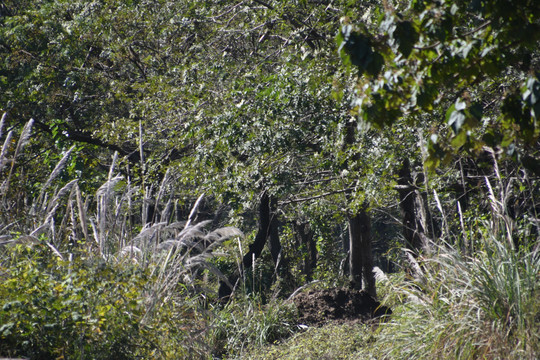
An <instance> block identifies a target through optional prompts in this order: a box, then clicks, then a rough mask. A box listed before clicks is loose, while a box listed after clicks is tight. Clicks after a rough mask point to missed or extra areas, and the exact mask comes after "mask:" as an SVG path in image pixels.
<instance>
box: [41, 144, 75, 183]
mask: <svg viewBox="0 0 540 360" xmlns="http://www.w3.org/2000/svg"><path fill="white" fill-rule="evenodd" d="M74 148H75V145H73V146H72V147H70V148H69V150H68V151H66V153H65V154H64V156H62V158H61V159H60V161H58V163H57V164H56V166H55V167H54V169H53V171H52V172H51V174H50V175H49V177H48V179H47V181H45V184H44V185H43V187H42V189H41V191H44V190H45V189H46V188H47V187H48V186H49V185H51V184H52V182H53V181H54V180H55V179H56V178H57V177H58V175H60V173H61V172H62V170H64V167H65V166H66V162H67V160H68V158H69V157H70V156H71V152H72V151H73V149H74Z"/></svg>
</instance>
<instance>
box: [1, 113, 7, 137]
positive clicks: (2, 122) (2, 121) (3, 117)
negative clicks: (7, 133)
mask: <svg viewBox="0 0 540 360" xmlns="http://www.w3.org/2000/svg"><path fill="white" fill-rule="evenodd" d="M6 117H7V112H5V113H4V114H3V115H2V119H0V139H1V138H2V131H3V130H4V124H5V123H6Z"/></svg>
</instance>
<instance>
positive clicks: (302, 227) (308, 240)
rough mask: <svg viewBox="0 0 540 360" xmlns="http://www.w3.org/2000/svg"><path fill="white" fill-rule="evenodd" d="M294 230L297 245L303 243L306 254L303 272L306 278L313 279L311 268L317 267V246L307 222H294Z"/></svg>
mask: <svg viewBox="0 0 540 360" xmlns="http://www.w3.org/2000/svg"><path fill="white" fill-rule="evenodd" d="M294 231H295V234H296V239H297V241H298V244H299V245H304V246H305V247H306V250H307V256H306V257H304V258H303V260H304V261H303V269H302V271H303V273H304V275H306V279H307V280H308V281H311V280H312V279H313V270H314V269H315V267H317V246H316V244H315V239H314V238H313V237H314V235H313V231H312V230H311V228H310V226H309V223H307V222H300V221H298V222H295V223H294Z"/></svg>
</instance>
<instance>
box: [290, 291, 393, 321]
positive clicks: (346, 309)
mask: <svg viewBox="0 0 540 360" xmlns="http://www.w3.org/2000/svg"><path fill="white" fill-rule="evenodd" d="M292 300H293V301H294V303H295V304H296V307H297V308H298V313H299V321H300V323H302V324H305V325H310V326H321V325H324V324H325V323H327V322H329V321H334V322H336V321H337V322H343V323H345V322H370V321H371V320H372V319H374V318H378V317H381V316H384V315H390V314H391V313H392V311H391V310H390V309H389V308H388V307H386V306H382V305H381V303H380V302H378V301H377V300H375V299H374V298H372V297H371V296H370V295H369V294H367V293H366V292H364V291H361V290H355V289H348V288H333V289H323V290H310V291H307V292H302V293H299V294H297V295H295V296H294V297H293V298H292Z"/></svg>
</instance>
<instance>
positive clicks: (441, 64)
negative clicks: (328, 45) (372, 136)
mask: <svg viewBox="0 0 540 360" xmlns="http://www.w3.org/2000/svg"><path fill="white" fill-rule="evenodd" d="M539 12H540V7H539V4H538V2H536V1H528V0H524V1H518V2H512V3H510V2H508V1H506V0H501V1H490V2H480V1H476V2H472V3H471V2H467V1H457V2H456V1H453V2H446V1H441V2H438V1H424V0H415V1H411V2H410V5H409V7H407V8H406V9H395V8H393V7H392V6H391V5H388V6H387V7H386V9H385V13H384V15H382V16H381V17H380V18H379V19H377V20H376V22H375V23H374V24H373V25H372V26H371V27H370V28H367V27H364V26H362V27H358V28H355V27H354V26H353V25H352V24H350V23H347V24H345V25H344V26H343V27H342V31H341V32H340V35H339V36H338V43H339V46H340V53H341V54H342V56H343V58H344V59H345V62H346V63H348V64H352V65H353V66H354V67H355V68H356V69H357V70H358V73H359V77H358V80H357V83H356V85H355V87H356V95H355V99H354V100H353V113H354V114H355V115H356V116H357V117H358V118H359V119H360V120H361V121H363V122H366V123H369V124H372V125H374V126H376V127H378V128H382V127H384V126H386V125H391V124H394V123H396V122H399V121H400V119H406V120H407V122H408V123H409V124H410V125H412V126H413V127H417V128H421V129H423V136H425V137H426V138H427V140H426V143H427V151H428V154H427V155H428V156H427V158H426V165H427V166H428V167H430V168H432V169H433V168H435V167H436V166H437V165H438V164H440V163H441V161H442V162H446V163H447V162H448V161H449V160H450V158H451V157H450V154H452V153H453V152H457V151H458V150H459V151H463V152H467V153H478V152H479V151H480V150H481V149H482V147H483V146H489V147H493V148H497V147H501V148H502V149H503V150H505V151H507V152H508V153H509V154H510V155H514V156H516V158H517V159H519V160H520V161H522V163H523V164H524V165H526V167H528V168H529V169H530V170H532V171H534V172H536V170H535V169H536V167H537V165H534V162H535V161H536V163H537V159H536V160H534V161H533V158H530V156H535V155H534V154H535V153H534V150H533V149H534V145H535V144H536V142H537V140H538V136H539V134H540V130H539V128H538V121H537V118H538V114H537V113H538V111H537V110H538V105H537V99H538V89H539V87H538V84H539V80H538V75H537V74H536V73H537V72H538V68H537V67H538V61H537V57H538V56H537V55H538V53H537V48H538V41H539V40H540V38H539V37H538V34H539V33H540V32H539V31H538V30H539V27H540V24H539V23H538V17H537V14H538V13H539ZM529 71H530V73H529ZM501 81H503V82H505V83H506V84H507V85H505V87H504V91H503V92H502V93H501V91H500V90H499V91H497V90H496V88H497V87H498V86H499V84H500V82H501ZM425 113H434V114H436V115H435V116H432V117H430V119H429V123H428V124H425V123H424V117H423V114H425ZM444 114H446V115H444ZM441 120H442V121H441ZM450 129H451V133H449V131H450ZM523 159H529V160H526V161H525V162H523Z"/></svg>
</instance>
